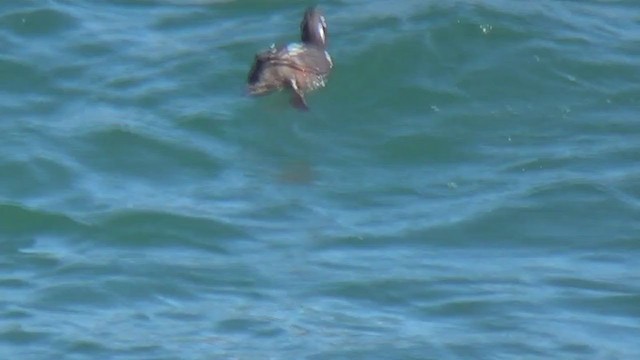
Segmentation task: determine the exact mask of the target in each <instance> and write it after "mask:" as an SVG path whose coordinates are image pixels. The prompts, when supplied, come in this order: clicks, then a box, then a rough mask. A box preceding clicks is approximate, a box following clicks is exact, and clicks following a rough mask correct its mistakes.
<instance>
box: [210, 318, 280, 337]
mask: <svg viewBox="0 0 640 360" xmlns="http://www.w3.org/2000/svg"><path fill="white" fill-rule="evenodd" d="M216 328H217V330H218V331H220V332H223V333H237V334H243V335H245V336H251V337H268V338H273V337H278V336H280V335H283V334H285V333H286V332H285V331H284V330H283V329H282V328H280V326H278V325H277V324H276V323H274V321H271V320H269V319H254V318H232V319H226V320H222V321H219V322H218V323H217V324H216Z"/></svg>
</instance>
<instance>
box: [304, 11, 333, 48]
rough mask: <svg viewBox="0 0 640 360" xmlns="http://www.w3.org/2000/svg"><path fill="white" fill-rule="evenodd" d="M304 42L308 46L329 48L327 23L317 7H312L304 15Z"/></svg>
mask: <svg viewBox="0 0 640 360" xmlns="http://www.w3.org/2000/svg"><path fill="white" fill-rule="evenodd" d="M300 32H301V38H302V42H303V43H305V44H308V45H314V46H318V47H320V48H322V49H324V48H326V47H327V22H326V21H325V20H324V16H323V15H322V13H321V12H320V10H318V9H317V8H316V7H315V6H311V7H309V8H308V9H307V11H306V12H305V13H304V17H303V18H302V22H301V23H300Z"/></svg>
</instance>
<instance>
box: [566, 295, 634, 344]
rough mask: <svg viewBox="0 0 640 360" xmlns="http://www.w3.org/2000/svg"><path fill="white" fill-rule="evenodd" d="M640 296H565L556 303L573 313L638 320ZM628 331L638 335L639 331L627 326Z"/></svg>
mask: <svg viewBox="0 0 640 360" xmlns="http://www.w3.org/2000/svg"><path fill="white" fill-rule="evenodd" d="M639 300H640V296H639V295H637V294H636V293H633V294H619V295H600V296H589V295H586V294H584V295H583V296H579V295H577V294H576V295H566V296H563V297H562V298H561V299H559V300H558V301H557V302H558V303H559V304H561V305H563V306H565V307H567V308H570V309H572V311H574V312H580V313H586V314H593V315H595V316H602V317H604V316H607V317H612V318H613V317H617V318H619V319H621V320H625V319H633V318H636V319H637V318H638V317H639V316H640V309H638V306H637V304H638V301H639ZM629 326H630V329H629V330H632V331H633V332H635V333H639V334H640V330H638V329H637V328H635V327H634V326H633V325H631V324H629Z"/></svg>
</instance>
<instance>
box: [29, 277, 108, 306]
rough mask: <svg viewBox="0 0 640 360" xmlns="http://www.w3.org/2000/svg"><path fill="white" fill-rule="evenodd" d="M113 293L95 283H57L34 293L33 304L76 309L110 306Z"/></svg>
mask: <svg viewBox="0 0 640 360" xmlns="http://www.w3.org/2000/svg"><path fill="white" fill-rule="evenodd" d="M115 300H116V299H115V298H114V296H113V294H111V293H110V292H109V291H107V290H106V289H105V288H103V287H101V286H98V284H96V283H92V282H86V283H77V282H75V283H58V284H57V285H53V286H47V287H46V288H43V289H40V290H39V291H37V292H36V293H35V294H34V297H33V300H32V301H33V304H34V305H36V306H37V307H43V308H50V309H78V308H85V309H86V308H89V309H90V308H95V307H104V306H111V305H113V304H114V303H115Z"/></svg>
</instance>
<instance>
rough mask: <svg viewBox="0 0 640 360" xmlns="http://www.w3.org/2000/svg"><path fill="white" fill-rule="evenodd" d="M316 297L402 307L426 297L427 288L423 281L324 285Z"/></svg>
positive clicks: (376, 281) (384, 280) (378, 281)
mask: <svg viewBox="0 0 640 360" xmlns="http://www.w3.org/2000/svg"><path fill="white" fill-rule="evenodd" d="M321 289H322V290H320V291H319V292H318V295H322V296H329V297H334V298H335V297H337V298H344V299H350V300H355V301H363V302H372V303H375V304H378V305H383V306H397V307H402V306H406V305H407V304H410V303H411V302H412V301H415V300H417V299H422V298H423V296H428V294H429V287H428V284H427V283H426V282H424V281H423V280H401V279H381V280H373V281H366V282H362V281H359V282H337V283H333V284H325V285H323V286H322V288H321Z"/></svg>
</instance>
